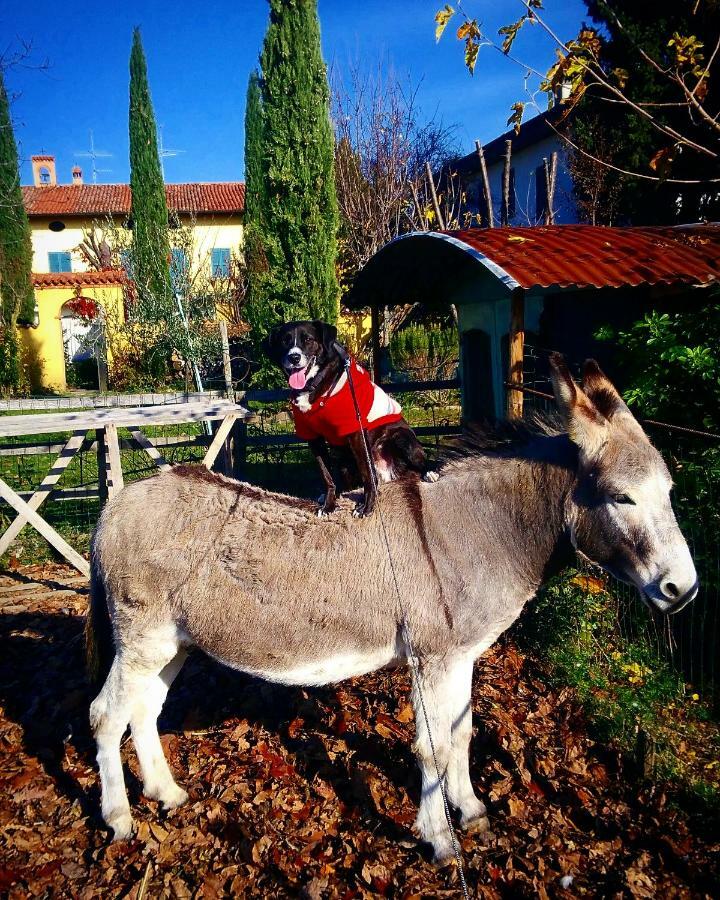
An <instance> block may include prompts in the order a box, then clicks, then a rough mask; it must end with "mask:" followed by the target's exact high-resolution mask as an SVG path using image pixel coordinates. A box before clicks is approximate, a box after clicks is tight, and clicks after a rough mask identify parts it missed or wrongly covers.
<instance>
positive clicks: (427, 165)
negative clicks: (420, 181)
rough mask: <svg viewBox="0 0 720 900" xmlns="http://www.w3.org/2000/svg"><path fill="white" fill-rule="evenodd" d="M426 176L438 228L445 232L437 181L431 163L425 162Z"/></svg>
mask: <svg viewBox="0 0 720 900" xmlns="http://www.w3.org/2000/svg"><path fill="white" fill-rule="evenodd" d="M425 174H426V175H427V180H428V187H429V188H430V197H431V198H432V205H433V210H434V211H435V218H436V219H437V223H438V227H439V228H440V231H445V220H444V219H443V217H442V213H441V212H440V204H439V203H438V196H437V192H436V190H435V180H434V179H433V173H432V169H431V168H430V163H429V162H428V161H427V160H426V161H425Z"/></svg>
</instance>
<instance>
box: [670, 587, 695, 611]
mask: <svg viewBox="0 0 720 900" xmlns="http://www.w3.org/2000/svg"><path fill="white" fill-rule="evenodd" d="M699 590H700V582H699V581H696V582H695V584H694V585H693V586H692V587H691V588H690V590H689V591H686V592H685V593H684V594H683V595H682V597H679V598H678V599H677V600H676V601H675V603H674V604H673V605H672V606H671V607H670V609H668V610H667V613H668V615H671V616H674V615H675V613H679V612H680V610H681V609H685V607H686V606H687V605H688V603H691V602H692V601H693V600H694V599H695V598H696V597H697V594H698V591H699Z"/></svg>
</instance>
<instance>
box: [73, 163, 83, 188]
mask: <svg viewBox="0 0 720 900" xmlns="http://www.w3.org/2000/svg"><path fill="white" fill-rule="evenodd" d="M72 183H73V184H82V183H83V180H82V169H81V168H80V166H73V167H72Z"/></svg>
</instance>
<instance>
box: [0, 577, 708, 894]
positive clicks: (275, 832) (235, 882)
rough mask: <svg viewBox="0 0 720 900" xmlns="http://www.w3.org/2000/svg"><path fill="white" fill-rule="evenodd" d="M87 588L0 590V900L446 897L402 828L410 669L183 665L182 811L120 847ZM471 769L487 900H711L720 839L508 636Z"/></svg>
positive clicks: (468, 845) (407, 820)
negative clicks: (609, 741)
mask: <svg viewBox="0 0 720 900" xmlns="http://www.w3.org/2000/svg"><path fill="white" fill-rule="evenodd" d="M86 602H87V598H86V585H85V584H84V582H83V580H82V579H81V578H79V577H76V576H74V575H73V573H72V571H71V570H69V569H66V568H63V567H61V566H45V567H43V568H41V567H34V568H32V569H25V570H23V571H22V572H16V573H10V574H8V575H3V576H0V642H1V648H0V705H1V708H0V785H1V797H0V896H10V897H12V898H19V897H25V896H48V897H82V898H91V897H93V898H94V897H99V896H102V897H105V896H107V897H130V898H138V897H139V896H140V897H146V898H150V897H153V898H155V897H178V898H184V897H191V896H192V897H195V896H197V897H212V898H214V897H220V896H229V895H234V896H243V897H261V896H273V897H285V896H298V895H301V896H308V897H312V898H320V897H343V898H345V897H347V898H349V897H375V896H388V897H402V898H410V897H417V898H419V897H446V896H447V897H455V896H458V895H459V894H458V889H457V879H456V873H455V872H454V871H453V870H452V869H448V870H445V871H441V872H438V871H436V870H435V869H434V868H433V867H432V866H431V865H430V864H429V863H428V862H427V856H426V855H425V854H424V853H423V852H422V850H421V849H419V848H418V846H417V844H416V842H415V841H414V840H413V838H412V835H411V833H410V826H411V824H412V821H413V818H414V815H415V803H416V800H417V788H418V777H417V771H416V768H415V764H414V761H413V758H412V753H411V749H410V744H411V740H412V732H413V725H412V720H411V716H410V709H409V706H408V702H407V696H408V681H407V678H406V677H405V676H404V675H397V674H395V675H388V674H378V675H373V676H369V677H366V678H361V679H356V680H355V681H352V682H348V683H346V684H344V685H342V686H341V687H339V688H337V689H327V690H313V691H302V690H290V689H282V688H279V687H273V686H269V685H264V684H261V683H259V682H255V681H252V680H251V679H249V678H246V677H244V676H240V675H237V674H235V673H233V672H230V671H229V670H226V669H223V668H221V667H220V666H217V665H215V664H214V663H212V662H210V661H208V660H206V659H204V658H201V657H200V656H199V655H198V656H194V657H193V658H191V660H190V661H189V663H188V664H187V665H186V667H185V669H184V670H183V673H182V674H181V676H180V678H179V679H178V681H177V683H176V686H175V687H173V690H172V692H171V694H170V699H169V702H168V705H167V707H166V710H165V711H164V713H163V717H162V718H161V729H160V730H161V732H163V733H164V736H163V744H164V746H165V749H166V752H167V755H168V758H169V760H170V763H171V765H172V767H173V769H174V770H175V772H176V774H177V777H178V781H179V782H180V783H181V784H183V785H184V786H185V787H187V789H188V790H189V791H190V795H191V800H190V802H189V803H188V804H187V805H186V806H185V807H183V808H182V809H180V810H177V811H175V812H174V813H172V814H171V815H170V816H167V817H163V816H162V815H160V814H159V813H158V809H157V804H156V803H154V802H152V801H148V800H145V799H144V798H143V797H142V796H141V795H140V791H139V786H138V781H137V779H136V777H135V776H136V773H137V766H136V762H135V758H134V754H133V752H132V746H131V744H130V743H126V744H125V754H126V758H127V762H128V766H129V769H130V772H131V773H132V774H131V775H130V777H129V779H128V782H129V784H130V797H131V803H132V805H133V814H134V815H135V819H136V822H137V824H138V826H139V829H138V835H137V838H136V839H135V840H133V841H130V842H125V843H119V844H110V843H108V840H107V833H106V832H105V831H104V830H103V829H102V827H101V822H100V820H99V815H98V807H99V802H98V800H99V794H98V780H97V776H96V773H95V768H94V763H93V745H92V740H91V737H90V734H89V731H88V726H87V707H88V694H87V687H86V684H85V680H84V675H83V670H82V626H83V618H84V612H85V605H86ZM473 708H474V712H475V724H476V731H477V735H476V737H475V739H474V740H473V744H472V751H471V759H472V766H471V772H472V777H473V782H474V784H475V785H476V787H477V789H478V792H479V794H480V796H481V797H482V798H483V799H485V800H486V802H487V801H489V802H488V806H489V808H490V816H491V822H492V827H493V829H494V832H495V835H496V837H495V839H494V840H492V841H491V842H490V843H489V844H488V845H487V846H486V845H484V844H483V843H482V841H481V840H480V839H479V838H477V837H472V836H471V837H466V838H464V839H463V841H462V848H463V854H464V859H465V865H466V870H467V878H468V883H469V884H470V886H471V891H472V893H473V894H474V895H476V896H481V897H511V896H512V897H518V896H519V897H525V896H527V897H534V896H539V897H548V896H549V897H574V896H592V897H643V898H644V897H648V898H649V897H663V898H672V897H710V896H713V894H714V895H715V896H717V895H718V894H717V891H718V888H717V886H718V884H720V837H719V836H718V835H717V832H716V833H715V835H714V837H713V836H712V832H711V830H710V826H709V824H707V823H706V824H705V825H704V826H703V823H702V821H700V820H698V821H694V820H691V819H689V818H688V817H687V816H686V815H685V814H683V813H681V812H679V811H678V810H677V809H675V808H673V807H672V806H671V804H670V803H669V802H667V801H666V798H665V796H664V794H663V792H662V790H660V789H659V788H655V789H651V788H649V787H647V786H646V787H643V786H641V785H639V784H638V782H637V781H635V780H634V776H633V775H632V773H630V772H629V771H625V770H624V769H623V765H622V763H621V761H620V760H619V759H618V758H617V756H616V755H614V754H612V753H610V752H608V751H607V750H606V749H605V748H603V747H602V746H600V745H598V744H595V743H593V741H592V740H591V739H589V737H588V736H587V731H586V728H585V726H584V723H583V720H582V717H581V715H580V714H579V713H578V711H577V707H576V706H575V704H574V702H573V699H572V697H571V696H570V694H569V693H568V692H560V693H557V692H555V691H553V690H551V689H549V688H548V686H547V685H546V684H544V683H543V680H542V675H541V674H540V669H539V668H538V667H537V666H536V665H535V664H534V663H533V662H532V661H531V660H528V659H526V658H525V657H524V656H523V655H522V654H520V653H519V652H518V650H517V649H516V648H515V647H514V646H513V645H512V644H510V643H508V644H505V645H504V646H501V647H498V648H496V649H495V650H494V651H492V652H491V653H490V654H488V655H487V657H486V658H484V659H483V661H482V662H480V663H479V664H478V666H477V667H476V676H475V689H474V692H473ZM703 828H704V829H705V833H703Z"/></svg>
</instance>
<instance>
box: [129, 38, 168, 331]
mask: <svg viewBox="0 0 720 900" xmlns="http://www.w3.org/2000/svg"><path fill="white" fill-rule="evenodd" d="M129 131H130V187H131V190H132V223H133V278H134V280H135V285H136V288H137V291H138V298H139V300H140V302H141V303H143V304H145V305H146V308H148V312H150V310H153V309H154V310H158V311H160V310H164V309H165V308H167V306H168V305H169V303H171V302H172V297H171V291H170V245H169V242H168V231H167V229H168V210H167V200H166V198H165V184H164V182H163V177H162V168H161V166H160V154H159V152H158V145H157V126H156V124H155V113H154V112H153V106H152V100H151V99H150V88H149V86H148V77H147V62H146V61H145V53H144V51H143V46H142V40H141V38H140V29H139V28H136V29H135V31H134V33H133V45H132V51H131V53H130V117H129ZM158 318H160V316H158Z"/></svg>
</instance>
